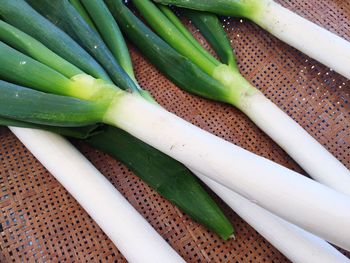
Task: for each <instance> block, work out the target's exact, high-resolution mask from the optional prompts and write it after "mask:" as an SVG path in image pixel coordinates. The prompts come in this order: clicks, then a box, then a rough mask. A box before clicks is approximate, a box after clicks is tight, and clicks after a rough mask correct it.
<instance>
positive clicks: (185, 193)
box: [0, 9, 233, 239]
mask: <svg viewBox="0 0 350 263" xmlns="http://www.w3.org/2000/svg"><path fill="white" fill-rule="evenodd" d="M69 10H72V9H69ZM73 10H74V9H73ZM37 15H38V14H37ZM38 16H39V15H38ZM112 19H113V18H112ZM77 21H80V22H82V20H77ZM113 21H114V19H113ZM80 24H81V23H80ZM0 26H2V27H3V28H4V30H3V31H0V40H6V41H7V44H10V45H11V44H13V43H15V44H16V45H15V46H14V47H16V49H18V47H19V46H20V50H21V51H22V52H23V53H25V54H26V55H28V56H30V57H32V58H34V59H36V60H38V61H40V62H42V63H43V64H45V65H46V66H49V67H51V68H54V69H56V70H57V71H58V72H59V73H62V74H65V76H66V77H68V78H70V82H71V83H75V84H72V85H71V86H74V85H81V86H85V90H84V92H85V93H86V94H87V93H88V90H89V86H91V83H90V82H89V81H85V82H84V79H85V80H88V79H90V77H89V76H86V75H85V74H84V72H81V71H80V70H79V72H76V68H75V67H73V66H72V65H71V64H70V63H68V62H67V61H65V60H63V59H61V60H58V59H59V58H60V57H58V56H57V55H56V54H55V53H53V52H52V51H51V50H48V49H47V48H46V47H45V46H44V45H42V44H41V43H40V42H38V41H37V40H36V39H33V38H32V37H30V36H29V35H27V34H25V33H24V32H22V31H20V30H18V29H16V28H14V27H11V26H10V25H8V24H6V23H5V22H3V23H2V24H1V25H0ZM75 26H77V25H75ZM84 28H86V26H85V27H83V30H84ZM50 32H51V31H50V30H49V31H48V32H47V31H45V29H42V31H41V33H40V38H41V39H46V38H47V37H49V36H50ZM62 33H63V32H62ZM80 36H81V37H82V36H84V37H86V36H87V35H82V34H80ZM67 37H68V36H67ZM92 38H96V34H95V35H94V37H91V39H92ZM91 39H90V41H91ZM10 40H11V41H10ZM118 40H119V42H118V43H117V44H116V46H115V49H117V48H119V49H121V51H120V52H119V53H128V50H127V48H126V46H125V45H119V43H121V41H123V39H122V38H119V39H118ZM96 41H100V42H101V40H96ZM50 42H51V45H52V46H55V45H54V43H56V44H57V45H60V42H59V41H58V40H57V39H55V38H53V39H50ZM33 47H35V48H33ZM122 49H124V50H122ZM57 50H58V53H57V54H59V55H61V54H65V53H67V52H61V51H60V49H59V48H57ZM4 53H6V51H4ZM42 54H45V56H42ZM77 54H79V53H77ZM100 54H101V53H100ZM71 55H72V57H73V61H74V60H78V59H79V58H75V57H74V54H71ZM8 57H9V56H8ZM121 57H122V58H124V59H125V60H126V59H128V54H125V55H124V56H121ZM4 58H5V56H4ZM107 59H108V58H107ZM129 59H130V58H129ZM57 61H59V62H60V63H57ZM17 62H18V61H17ZM20 62H22V63H24V62H25V63H24V64H23V66H26V63H27V61H26V60H25V59H23V60H21V61H20ZM31 62H33V63H35V61H33V60H31ZM118 62H119V61H118ZM125 62H126V63H120V64H121V65H128V64H129V65H131V61H129V63H127V61H125ZM28 63H29V62H28ZM130 70H131V71H132V68H131V69H130ZM17 71H18V70H17ZM77 73H78V74H77ZM15 74H17V72H15V73H14V75H13V74H11V75H10V77H11V78H8V79H7V80H9V81H12V82H14V83H16V79H17V78H16V75H15ZM123 75H124V77H125V76H127V75H126V74H125V73H124V74H123ZM33 76H34V75H33ZM84 76H85V77H84ZM47 77H50V78H56V79H57V84H58V83H60V82H59V81H58V80H60V81H61V83H62V86H64V85H68V86H69V85H70V84H68V82H66V80H65V79H64V78H62V77H64V76H61V75H59V74H57V72H56V74H53V75H52V74H51V75H50V76H49V75H47ZM39 78H40V76H39ZM107 81H108V80H107ZM130 81H132V80H131V79H129V80H128V81H127V82H130ZM98 82H99V83H100V84H101V85H103V81H101V80H100V81H98ZM77 83H80V84H77ZM124 83H125V82H124ZM57 84H56V85H57ZM135 84H136V85H137V83H135ZM33 85H34V86H35V83H34V84H33ZM121 85H123V84H122V83H121ZM136 85H135V86H136ZM49 86H50V85H48V86H47V87H49ZM137 87H138V85H137ZM10 88H11V87H9V89H10ZM16 88H18V87H16ZM16 88H15V89H16ZM113 89H114V87H113ZM137 89H138V90H137V91H136V94H138V93H141V94H142V96H143V97H146V98H147V99H149V100H150V101H153V100H152V99H151V98H150V97H149V95H148V93H147V92H146V91H143V90H141V89H140V88H139V87H138V88H137ZM61 94H63V93H61ZM86 94H85V95H86ZM34 95H35V96H38V97H39V98H40V99H42V100H44V99H43V98H42V97H41V96H42V93H36V94H33V96H34ZM63 95H65V94H63ZM67 95H69V94H67ZM52 96H54V95H52ZM55 98H56V97H55ZM4 99H5V93H4ZM32 101H34V100H32ZM18 102H20V100H18ZM47 103H48V104H49V105H52V113H55V111H54V110H55V109H56V108H58V109H59V108H60V107H62V106H61V105H60V104H57V103H56V104H55V103H54V101H53V102H52V99H48V100H47ZM69 103H70V102H68V101H67V102H66V104H69ZM83 104H84V105H85V104H88V105H90V104H94V103H92V102H86V101H85V102H83ZM83 104H82V105H83ZM2 106H6V104H5V103H4V104H3V105H2ZM65 107H68V105H65ZM65 107H63V108H62V109H65ZM86 107H87V106H86ZM89 107H90V108H91V109H89V110H90V111H94V112H96V114H98V111H97V110H96V109H95V108H94V105H91V106H89ZM6 108H7V107H5V109H4V110H6ZM30 108H31V107H30ZM7 109H9V108H7ZM82 110H83V109H82ZM86 111H88V109H84V112H86ZM67 112H68V113H70V112H73V113H75V114H78V113H79V112H78V111H77V112H74V110H73V109H72V108H71V107H70V108H69V109H68V110H67ZM56 113H57V112H56ZM82 115H83V114H82ZM88 115H89V114H87V116H88ZM45 116H48V114H47V112H46V115H45ZM83 116H84V117H86V116H85V115H83ZM31 117H32V113H31V112H30V111H28V112H27V117H22V120H26V121H30V120H31ZM41 117H42V116H41ZM86 118H87V117H86ZM91 122H93V121H92V120H91V119H88V120H86V122H82V123H80V124H81V125H86V124H90V123H91ZM57 125H60V124H59V123H57ZM71 125H76V123H72V124H71ZM50 130H52V129H50ZM106 130H107V131H106V133H105V134H103V135H102V134H101V135H100V136H101V137H102V138H107V137H113V138H114V139H111V140H113V141H114V145H115V146H116V147H118V148H117V149H116V150H115V151H114V152H113V154H115V155H117V156H115V157H118V159H119V160H121V161H122V162H123V163H124V164H126V165H127V166H128V167H129V168H130V169H131V170H133V171H134V172H135V174H136V175H138V176H139V177H140V178H141V179H143V180H144V181H145V182H147V184H149V185H150V186H151V187H152V188H154V189H155V190H157V191H158V192H159V193H160V194H161V195H162V196H163V197H165V198H167V199H168V200H170V201H171V202H173V203H174V204H176V205H177V206H178V207H179V208H180V209H181V210H182V211H185V212H186V213H187V214H188V215H189V216H190V217H191V218H193V219H194V220H196V221H198V222H199V223H201V224H203V225H205V226H206V227H208V228H209V229H211V230H213V231H214V232H215V233H217V234H218V235H219V236H220V237H221V238H223V239H228V238H230V237H231V236H232V235H233V228H232V225H231V223H230V222H229V220H228V219H227V218H226V217H225V215H224V214H223V213H222V211H221V210H220V209H219V207H218V206H217V205H216V203H215V202H214V201H213V199H212V198H211V197H210V196H209V195H208V193H206V191H205V190H204V189H203V187H202V186H201V185H200V184H199V182H198V181H197V180H196V178H195V177H194V175H193V174H192V173H191V172H190V171H189V170H188V169H187V168H186V167H184V166H183V165H181V164H180V163H178V162H177V161H175V160H173V159H171V158H169V157H168V156H166V155H164V154H162V153H160V152H159V151H157V150H155V149H154V148H152V147H149V146H147V145H145V144H144V143H142V142H141V141H139V140H137V139H135V138H134V137H132V136H131V135H129V134H127V133H125V132H123V131H122V130H120V129H112V128H106ZM62 131H64V132H67V130H66V129H64V128H62V127H61V128H60V129H59V131H57V132H62ZM68 132H69V133H71V131H70V130H69V131H68ZM68 135H69V134H68ZM94 140H99V137H95V138H94ZM91 143H92V141H91ZM136 160H138V163H136ZM150 165H152V167H151V168H150ZM170 175H171V177H170Z"/></svg>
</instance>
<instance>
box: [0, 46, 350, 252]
mask: <svg viewBox="0 0 350 263" xmlns="http://www.w3.org/2000/svg"><path fill="white" fill-rule="evenodd" d="M7 49H8V50H9V52H10V51H11V52H13V53H12V54H13V56H17V57H18V58H14V59H19V60H21V59H22V58H23V57H25V55H23V54H21V53H20V52H19V51H14V50H12V49H11V48H10V47H8V46H7ZM1 59H2V56H1ZM30 60H31V59H30V58H26V61H27V63H28V64H32V65H34V63H30V62H31V61H30ZM36 63H39V62H36ZM18 66H20V65H18V64H10V65H8V67H9V68H10V69H9V70H2V69H0V77H1V78H5V79H6V78H9V77H10V75H11V74H12V73H13V72H14V71H15V68H16V67H18ZM40 70H41V73H42V74H43V75H45V74H46V73H47V72H48V71H49V70H48V69H46V68H45V67H41V68H40ZM25 74H26V71H25V70H21V71H20V73H19V75H18V76H17V79H16V81H17V82H19V83H20V84H21V85H24V86H26V85H27V84H28V83H29V84H32V83H33V82H35V85H37V86H36V87H35V88H36V89H40V90H44V89H45V87H46V86H47V85H48V84H51V86H55V85H56V84H55V80H54V79H52V80H50V79H48V80H46V81H45V83H40V81H39V80H38V79H36V77H35V76H33V78H34V80H31V79H30V76H26V77H25V78H24V75H25ZM57 74H60V73H58V72H57ZM22 77H23V78H22ZM82 79H83V80H84V82H83V83H84V84H83V85H75V88H74V90H72V93H71V94H72V95H70V96H73V97H75V98H76V99H80V100H83V101H91V102H95V103H96V104H97V105H98V106H99V107H101V109H103V110H104V112H103V113H102V112H101V113H99V114H101V115H102V117H101V118H100V120H99V121H98V122H103V123H106V124H109V125H113V126H116V127H118V128H121V129H123V130H125V131H126V132H128V133H130V134H131V135H133V136H135V137H136V138H138V139H140V140H142V141H144V142H146V143H148V144H149V145H151V146H153V147H155V148H157V149H158V150H160V151H162V152H164V153H165V154H168V155H169V156H171V157H173V158H174V159H176V160H178V161H179V162H182V163H183V164H185V165H186V166H188V167H191V168H193V169H195V170H197V171H199V172H200V173H202V174H206V175H207V176H209V177H210V178H212V179H214V180H215V181H217V182H220V183H222V184H223V185H226V186H227V187H228V188H230V189H232V190H234V191H236V192H237V193H240V194H241V195H243V196H245V197H247V198H248V199H250V200H256V202H258V204H259V205H261V206H263V207H264V208H266V209H268V210H270V211H272V212H274V213H275V214H277V215H280V216H281V217H283V218H285V219H287V220H289V221H290V222H293V223H295V224H297V225H299V226H301V227H303V228H305V229H306V230H309V231H310V232H313V233H315V234H317V235H319V236H321V237H323V238H324V239H326V240H328V241H330V242H333V243H335V244H337V245H339V246H341V247H343V248H345V249H350V233H349V231H350V227H349V226H350V225H349V224H350V222H349V220H348V219H349V218H350V197H349V196H347V195H344V194H341V193H339V192H336V191H334V190H332V189H330V188H328V187H325V186H323V185H321V184H319V183H316V182H314V181H312V180H310V179H308V178H305V177H303V176H300V175H299V174H297V173H296V172H293V171H291V170H289V169H287V168H284V167H282V166H280V165H278V164H275V163H273V162H272V161H269V160H267V159H265V158H262V157H259V156H257V155H255V154H253V153H250V152H248V151H246V150H243V149H241V148H240V147H238V146H235V145H233V144H231V143H229V142H227V141H224V140H222V139H220V138H218V137H216V136H213V135H211V134H210V133H208V132H205V131H203V130H201V129H199V128H197V127H195V126H194V125H192V124H189V123H187V122H185V121H184V120H182V119H180V118H179V117H177V116H175V115H174V114H171V113H169V112H167V111H166V110H164V109H162V108H161V107H159V106H158V105H155V104H153V103H150V102H148V101H146V100H145V99H143V98H142V97H140V96H138V95H136V94H130V93H127V92H125V91H122V90H120V89H119V88H117V87H115V86H113V85H111V84H109V83H103V81H101V80H96V79H93V78H92V77H90V76H82ZM67 81H71V80H69V79H67ZM46 82H48V83H46ZM71 82H74V81H71ZM112 86H113V88H112ZM87 87H88V90H90V91H94V92H93V93H91V96H86V94H85V92H84V91H85V90H86V88H87ZM33 88H34V87H33ZM50 91H54V89H50ZM26 92H27V90H26ZM33 92H36V91H33ZM13 93H14V94H15V93H18V94H19V95H21V90H19V91H14V92H13ZM44 94H46V93H44ZM47 95H49V94H47ZM57 96H60V95H57ZM61 97H62V96H61ZM15 98H16V96H12V97H11V96H9V99H8V100H7V102H6V104H8V105H11V104H12V101H13V100H15ZM66 98H70V97H67V96H64V97H62V99H66ZM43 99H45V97H43ZM21 106H22V107H18V110H16V116H11V112H6V117H8V118H19V119H20V118H21V114H24V115H25V114H26V113H25V107H24V106H25V103H23V105H21ZM31 106H32V110H38V111H44V110H45V109H43V108H42V106H40V105H35V104H34V103H33V105H31ZM55 110H57V109H55ZM58 110H59V109H58ZM47 113H48V114H46V115H45V116H42V115H35V116H33V117H32V119H31V122H34V123H41V124H48V125H52V122H51V121H50V120H49V119H48V118H47V117H46V116H47V115H49V111H47ZM140 113H142V115H141V114H140ZM0 115H2V114H1V111H0ZM54 118H55V119H54V120H53V122H55V121H56V117H55V116H54ZM55 125H56V124H55ZM60 125H61V126H70V125H69V116H67V122H66V123H65V122H64V121H61V122H60ZM203 164H205V165H203ZM272 182H273V183H272ZM335 215H336V216H335ZM330 222H332V224H330ZM339 233H342V235H339Z"/></svg>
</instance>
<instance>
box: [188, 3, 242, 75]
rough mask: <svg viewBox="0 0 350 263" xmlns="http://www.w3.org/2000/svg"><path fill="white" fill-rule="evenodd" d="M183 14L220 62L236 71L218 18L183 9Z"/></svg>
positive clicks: (205, 13)
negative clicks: (205, 40) (208, 44)
mask: <svg viewBox="0 0 350 263" xmlns="http://www.w3.org/2000/svg"><path fill="white" fill-rule="evenodd" d="M183 12H184V14H185V15H186V16H187V17H188V18H189V19H190V20H191V21H192V23H193V24H194V25H195V26H196V27H197V28H198V29H199V30H200V32H201V34H202V35H203V36H204V37H205V38H206V39H207V41H208V42H209V43H210V45H211V46H212V48H213V49H214V50H215V52H216V54H218V56H219V57H220V59H221V61H222V62H223V63H225V64H227V65H229V66H230V67H231V68H232V69H233V70H238V69H237V63H236V55H235V53H234V51H233V49H232V47H231V45H230V41H229V39H228V37H227V34H226V32H225V30H224V28H223V26H222V24H221V22H220V20H219V19H218V17H217V16H216V15H215V14H211V13H207V12H200V11H192V10H189V9H184V10H183Z"/></svg>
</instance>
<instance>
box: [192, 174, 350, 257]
mask: <svg viewBox="0 0 350 263" xmlns="http://www.w3.org/2000/svg"><path fill="white" fill-rule="evenodd" d="M193 173H194V174H196V175H197V176H198V177H199V178H200V179H201V180H202V181H203V182H204V183H205V184H206V185H208V186H209V187H210V188H211V189H212V190H213V191H214V192H215V193H216V194H217V195H218V196H219V197H220V198H221V199H222V200H224V201H225V202H226V204H227V205H229V206H230V207H231V208H232V209H233V210H234V211H235V212H236V213H237V214H238V215H239V216H240V217H241V218H242V219H243V220H244V221H246V222H247V223H248V224H249V225H251V226H252V227H253V228H254V229H255V230H256V231H257V232H259V233H260V234H261V235H262V236H263V237H264V238H266V239H267V240H268V241H269V242H270V243H271V244H272V245H273V246H275V247H276V248H277V249H278V250H279V251H280V252H281V253H282V254H283V255H285V256H286V257H287V258H288V259H290V260H291V261H292V262H300V263H336V262H344V263H345V262H347V263H349V262H350V260H349V259H348V258H347V257H345V256H344V255H343V254H342V253H340V252H339V251H338V250H337V249H335V248H334V247H333V246H331V245H330V244H329V243H328V242H326V241H324V240H323V239H321V238H319V237H317V236H315V235H313V234H311V233H309V232H306V231H305V230H303V229H301V228H300V227H297V226H296V225H293V224H291V223H289V222H287V221H285V220H283V219H282V218H280V217H278V216H276V215H274V214H272V213H270V212H269V211H267V210H265V209H263V208H261V207H260V206H258V205H256V204H254V203H252V202H250V201H249V200H248V199H246V198H244V197H242V196H241V195H239V194H237V193H235V192H233V191H231V190H230V189H228V188H226V187H224V186H222V185H221V184H218V183H216V182H215V181H213V180H211V179H209V178H208V177H206V176H204V175H202V174H200V173H198V172H196V171H193Z"/></svg>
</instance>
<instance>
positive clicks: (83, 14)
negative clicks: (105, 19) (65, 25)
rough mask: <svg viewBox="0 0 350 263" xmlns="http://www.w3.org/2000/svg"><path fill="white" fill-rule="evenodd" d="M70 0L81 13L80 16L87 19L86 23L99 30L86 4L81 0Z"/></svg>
mask: <svg viewBox="0 0 350 263" xmlns="http://www.w3.org/2000/svg"><path fill="white" fill-rule="evenodd" d="M69 2H70V3H71V4H72V6H74V8H75V10H77V11H78V13H79V14H80V16H81V17H82V18H83V19H84V20H85V22H86V23H88V24H89V26H90V27H91V28H92V29H93V30H95V31H96V32H98V31H97V28H96V26H95V24H94V22H93V21H92V20H91V17H90V16H89V14H88V13H87V12H86V10H85V8H84V6H83V5H82V4H81V2H80V0H69Z"/></svg>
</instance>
